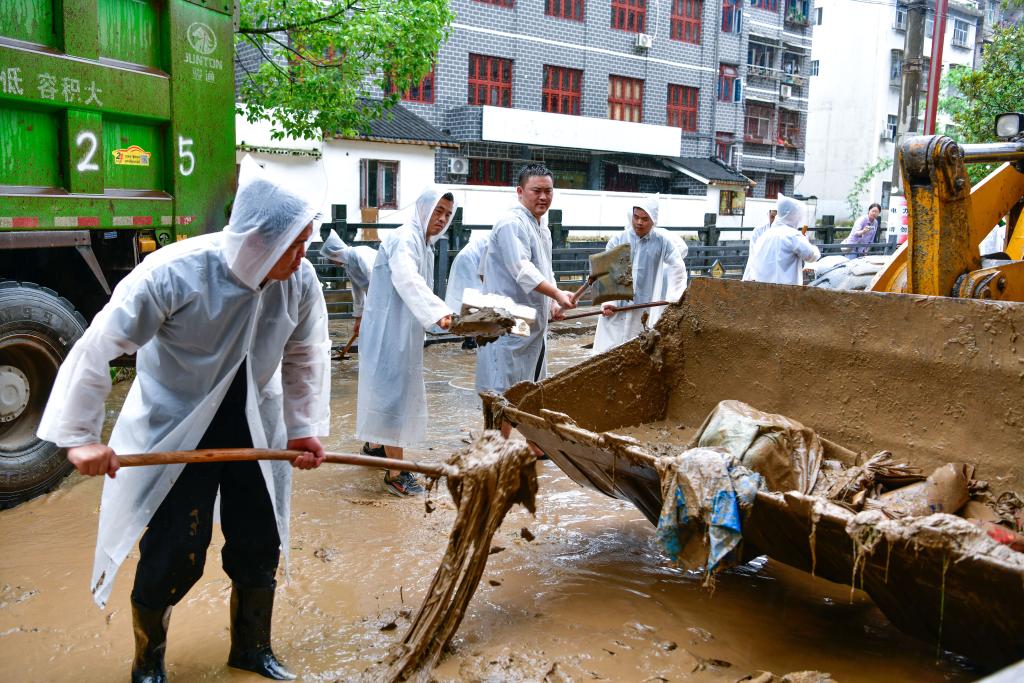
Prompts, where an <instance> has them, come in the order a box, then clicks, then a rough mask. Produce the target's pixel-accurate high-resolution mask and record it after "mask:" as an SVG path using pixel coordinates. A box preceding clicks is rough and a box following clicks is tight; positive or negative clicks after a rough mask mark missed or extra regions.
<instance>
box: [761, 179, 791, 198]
mask: <svg viewBox="0 0 1024 683" xmlns="http://www.w3.org/2000/svg"><path fill="white" fill-rule="evenodd" d="M785 190H786V180H785V178H773V177H772V176H768V178H766V179H765V181H764V198H765V199H778V198H779V195H780V194H782V193H783V192H784V191H785Z"/></svg>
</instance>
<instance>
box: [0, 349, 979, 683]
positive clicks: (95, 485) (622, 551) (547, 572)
mask: <svg viewBox="0 0 1024 683" xmlns="http://www.w3.org/2000/svg"><path fill="white" fill-rule="evenodd" d="M335 336H336V338H338V337H344V339H347V334H345V333H344V331H343V330H335ZM344 339H342V340H341V341H344ZM589 341H590V338H589V337H587V336H582V335H572V334H570V335H561V336H557V337H555V338H554V340H553V341H552V343H551V349H552V356H553V358H552V362H551V367H550V369H551V370H552V371H557V370H558V369H561V368H564V367H568V366H570V365H572V364H575V363H578V362H580V361H581V360H584V359H585V358H586V354H587V353H588V352H587V351H586V350H584V349H582V348H581V346H582V345H583V344H585V343H587V342H589ZM357 369H358V365H357V361H356V359H355V358H354V357H353V358H352V359H351V360H347V361H335V362H334V363H333V387H332V401H333V409H332V414H333V431H334V433H333V435H332V436H331V437H329V438H328V439H325V446H326V447H327V449H328V450H331V451H343V452H355V451H357V450H358V448H359V446H360V444H359V443H357V442H356V441H355V440H354V438H353V437H352V431H353V429H354V425H355V405H354V403H355V387H356V376H357ZM473 372H474V355H473V352H467V351H463V350H461V349H460V348H459V346H458V345H457V344H438V345H434V346H430V347H428V348H427V350H426V382H427V392H428V401H429V409H430V414H431V421H430V426H429V434H428V440H429V445H428V446H426V447H424V448H421V449H416V450H411V451H409V452H408V455H407V457H410V458H416V459H422V460H425V461H439V460H441V459H443V458H444V457H446V455H447V454H448V453H450V452H451V451H452V450H453V449H455V448H458V447H460V446H462V440H463V439H464V438H466V437H467V436H468V433H469V430H471V429H478V428H479V427H480V425H481V416H480V411H479V408H478V399H477V398H476V397H475V395H474V394H473V391H472V387H473ZM127 388H128V387H127V385H126V384H120V385H118V386H116V387H115V391H114V393H113V394H112V396H111V399H110V402H109V403H108V417H109V420H108V422H109V421H111V420H112V419H113V418H114V417H115V416H116V411H117V409H118V407H119V405H120V402H121V400H123V397H124V395H125V393H126V392H127ZM538 469H539V483H540V491H539V495H538V511H537V516H536V518H534V517H532V516H531V515H529V514H528V513H526V512H525V511H524V510H522V509H519V508H517V509H515V510H513V512H512V513H510V514H509V516H508V517H507V518H506V520H505V523H504V525H503V526H502V528H501V529H500V530H499V532H498V534H497V535H496V536H495V539H494V545H495V546H500V547H501V548H503V550H502V551H500V552H497V553H496V554H493V555H492V556H491V558H490V561H489V563H488V567H487V570H486V571H485V573H484V580H483V582H482V583H481V585H480V588H479V589H478V592H477V594H476V596H475V597H474V599H473V602H472V603H471V605H470V609H469V611H468V613H467V615H466V618H465V620H464V621H463V624H462V627H461V629H460V631H459V634H458V635H457V636H456V638H455V641H454V642H453V645H452V648H451V652H450V653H449V654H448V655H447V656H446V657H445V658H444V659H443V660H442V662H441V664H440V666H439V668H438V669H437V671H436V672H435V676H436V678H437V679H438V680H442V681H448V680H453V681H454V680H487V681H506V680H524V681H536V680H545V679H547V680H576V681H581V680H613V681H659V680H662V681H738V680H740V679H742V678H743V677H744V676H747V675H748V674H751V673H753V672H755V671H758V670H770V671H774V672H775V673H777V674H781V673H785V672H791V671H802V670H819V671H827V672H830V673H831V674H832V676H833V678H835V679H836V680H838V681H843V682H845V681H895V680H913V681H968V680H973V679H976V678H978V674H976V673H974V672H972V670H970V669H969V668H967V667H966V665H965V664H964V663H963V662H961V661H960V660H957V659H956V658H954V657H951V656H949V655H943V654H937V653H936V649H935V647H934V645H929V644H928V643H922V642H918V641H915V640H913V639H910V638H907V637H905V636H903V635H901V634H900V633H899V632H898V631H897V630H896V629H895V628H893V627H892V626H891V625H889V624H888V622H887V621H886V620H885V617H884V616H882V614H881V613H880V612H879V611H878V610H877V609H876V608H875V607H874V606H873V605H872V604H871V602H870V600H869V599H867V598H866V597H865V596H864V595H863V594H861V593H859V592H857V593H853V594H852V595H851V593H850V589H849V588H847V587H844V586H838V585H836V584H831V583H828V582H826V581H824V580H821V579H812V578H811V577H809V576H808V575H806V574H803V573H801V572H798V571H795V570H792V569H789V568H787V567H785V566H784V565H781V564H779V563H776V562H764V563H760V564H757V565H748V566H747V567H744V568H741V569H739V570H735V571H732V572H730V573H727V574H725V575H723V576H721V577H720V578H719V580H718V581H717V584H716V586H715V589H714V591H713V592H711V591H709V590H708V589H706V588H703V587H702V586H701V582H700V580H699V578H697V577H695V576H692V575H689V574H687V573H685V572H681V571H678V570H676V569H673V568H671V567H669V566H668V565H667V563H666V561H665V558H664V557H663V556H662V555H661V553H660V552H659V551H658V550H657V548H656V547H655V545H654V543H653V528H652V527H651V525H650V524H649V523H648V522H647V521H646V520H645V519H644V518H643V517H642V516H641V515H640V513H639V512H637V511H636V510H635V509H634V508H632V507H631V506H629V505H628V504H625V503H622V502H620V501H615V500H610V499H607V498H604V497H602V496H600V495H599V494H596V493H593V492H590V491H587V490H584V489H581V488H580V487H578V486H576V485H575V484H573V483H572V482H571V481H570V480H569V479H568V478H566V477H565V476H564V475H562V474H561V472H560V471H559V470H558V469H557V468H556V467H555V466H554V465H553V464H551V463H550V462H548V463H541V464H539V465H538ZM382 477H383V475H382V474H381V473H380V472H377V471H371V470H364V469H358V468H350V467H343V466H330V465H325V466H324V467H322V468H321V469H319V470H315V471H311V472H297V473H296V476H295V483H294V489H293V517H292V545H291V549H290V551H291V563H290V577H289V579H288V580H285V579H284V577H282V580H281V587H280V588H279V591H278V602H277V605H276V606H275V619H274V621H275V632H274V640H275V649H276V651H277V653H278V655H279V656H280V658H281V659H282V660H283V661H285V662H286V663H288V664H289V665H290V666H291V668H293V670H295V671H296V672H297V673H299V674H300V678H301V679H302V680H308V681H333V680H351V679H353V678H355V677H357V676H358V675H359V674H360V673H361V672H362V671H363V670H364V669H365V668H366V667H367V666H368V665H369V664H371V663H372V662H374V661H376V660H377V659H379V658H381V657H382V656H383V654H384V653H385V652H386V651H387V648H388V647H389V645H390V644H391V643H393V642H395V641H397V640H399V639H400V638H401V636H402V634H403V632H404V629H405V627H406V626H407V624H408V623H409V620H408V617H409V616H410V614H411V612H412V611H414V610H415V608H416V607H417V606H418V604H419V602H420V600H421V599H422V597H423V591H424V590H425V589H426V587H427V586H428V585H429V583H430V579H431V577H432V575H433V572H434V570H435V569H436V566H437V562H438V560H439V558H440V557H441V555H442V553H443V550H444V546H445V543H446V540H447V529H448V527H449V525H450V524H451V521H452V519H453V516H454V510H453V507H452V504H451V500H450V498H449V497H448V494H447V492H446V491H445V490H444V487H443V486H442V487H441V490H440V491H436V492H434V493H433V494H432V498H433V500H434V501H435V502H437V509H436V510H435V511H434V512H433V513H432V514H429V515H428V514H426V513H425V511H424V505H423V501H422V500H414V499H398V498H394V497H392V496H390V495H388V494H387V493H385V492H384V491H383V490H382ZM100 487H101V482H100V481H99V480H98V479H88V478H84V477H81V476H79V475H77V474H74V475H72V476H71V477H69V478H68V479H67V480H66V481H65V482H64V484H63V485H62V486H61V487H60V488H59V489H58V490H56V491H54V492H53V493H51V494H48V495H46V496H43V497H41V498H38V499H36V500H33V501H31V502H29V503H26V504H24V505H21V506H19V507H17V508H14V509H13V510H8V511H4V512H2V513H0V538H2V539H3V540H2V542H0V543H2V552H0V680H5V681H50V680H53V681H56V680H61V681H68V680H74V681H110V680H127V678H128V672H129V668H130V663H131V657H132V634H131V614H130V609H129V603H128V593H129V591H130V588H131V582H132V576H133V574H134V570H135V562H136V560H137V557H138V555H137V552H134V553H132V554H131V555H130V556H129V559H128V561H127V562H126V563H125V565H124V567H123V568H122V569H121V572H120V575H119V576H118V579H117V581H116V583H115V587H114V592H113V595H112V597H111V599H110V602H109V604H108V607H107V608H106V609H104V610H100V609H98V608H96V606H95V605H94V604H93V603H92V600H91V596H90V595H89V591H88V582H89V576H90V573H91V565H92V555H93V544H94V542H95V534H96V522H97V517H98V505H99V499H100ZM523 529H528V530H529V533H524V532H523V531H522V530H523ZM531 537H533V540H532V541H528V540H526V539H527V538H531ZM221 543H222V539H221V537H220V535H219V531H215V534H214V542H213V547H211V552H210V554H209V561H208V563H207V569H206V574H205V575H204V577H203V578H202V579H201V581H200V582H199V583H198V584H197V585H196V586H195V588H193V590H192V591H191V592H190V593H189V594H188V595H187V596H186V598H185V599H184V600H183V601H182V602H181V603H180V604H179V605H178V606H177V607H176V608H175V609H174V612H173V614H172V616H171V625H170V637H169V645H168V651H167V664H168V669H169V673H170V676H171V678H172V680H178V681H193V680H202V681H259V680H265V679H262V678H260V677H259V676H257V675H255V674H249V673H244V672H239V671H235V670H233V669H229V668H227V667H226V666H225V664H224V661H225V659H226V656H227V650H228V643H229V633H228V608H227V603H228V597H229V594H230V582H229V580H228V579H227V577H226V576H225V575H224V572H223V570H222V569H221V568H220V562H219V561H218V556H219V548H220V546H221Z"/></svg>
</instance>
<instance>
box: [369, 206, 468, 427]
mask: <svg viewBox="0 0 1024 683" xmlns="http://www.w3.org/2000/svg"><path fill="white" fill-rule="evenodd" d="M444 193H445V191H444V190H442V189H440V188H436V187H428V188H427V189H426V190H424V191H423V194H421V195H420V197H419V199H417V200H416V208H415V210H414V211H413V215H412V219H411V220H410V222H408V223H406V224H405V225H403V226H402V227H400V228H398V229H397V230H395V232H394V233H393V234H392V235H390V236H389V237H388V239H386V240H384V241H383V242H381V246H380V249H378V250H377V260H376V262H374V265H373V274H372V275H371V276H370V292H369V294H368V295H367V298H366V308H365V309H364V310H363V326H362V329H361V330H360V333H359V336H360V337H361V340H360V342H359V395H358V402H357V404H356V438H358V439H359V440H361V441H369V442H370V443H380V444H386V445H388V446H401V447H408V446H414V445H416V444H418V443H420V442H422V441H423V438H424V436H426V433H427V392H426V387H425V386H424V384H423V340H424V337H425V332H426V330H427V329H429V328H431V327H433V326H434V325H435V324H436V323H437V321H439V320H440V319H441V318H443V317H444V316H446V315H449V314H450V313H451V311H450V310H448V307H447V306H445V304H444V302H443V301H442V300H441V299H440V298H438V297H437V296H436V295H435V294H434V292H433V289H432V288H433V286H434V249H433V245H434V243H435V242H437V240H438V239H440V238H441V236H442V235H444V233H445V232H447V231H448V227H449V226H450V225H451V219H450V218H449V220H448V223H447V224H446V225H445V226H444V230H443V231H442V232H441V234H439V235H437V236H435V237H432V238H430V244H429V245H428V244H427V241H426V236H427V225H428V224H429V222H430V217H431V214H432V213H433V212H434V207H436V206H437V202H438V201H439V200H440V199H441V197H442V196H443V195H444ZM456 208H457V206H455V205H454V203H453V206H452V216H454V215H455V209H456Z"/></svg>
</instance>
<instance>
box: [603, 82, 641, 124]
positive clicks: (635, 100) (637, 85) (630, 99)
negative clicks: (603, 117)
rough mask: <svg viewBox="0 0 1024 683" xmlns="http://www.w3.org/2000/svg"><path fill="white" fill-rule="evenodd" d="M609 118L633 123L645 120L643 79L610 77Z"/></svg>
mask: <svg viewBox="0 0 1024 683" xmlns="http://www.w3.org/2000/svg"><path fill="white" fill-rule="evenodd" d="M608 118H610V119H612V120H614V121H632V122H633V123H641V122H642V121H643V120H644V82H643V81H642V80H641V79H639V78H626V77H625V76H609V77H608Z"/></svg>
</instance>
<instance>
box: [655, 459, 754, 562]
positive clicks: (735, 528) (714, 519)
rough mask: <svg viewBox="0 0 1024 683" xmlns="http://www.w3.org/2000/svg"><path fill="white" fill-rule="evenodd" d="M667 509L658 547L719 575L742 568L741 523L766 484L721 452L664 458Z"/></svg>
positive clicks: (661, 519)
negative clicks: (729, 569) (730, 569)
mask: <svg viewBox="0 0 1024 683" xmlns="http://www.w3.org/2000/svg"><path fill="white" fill-rule="evenodd" d="M656 466H657V468H658V473H659V475H660V477H661V496H662V501H663V502H662V507H661V515H660V517H659V518H658V530H657V533H656V537H657V539H658V544H659V545H660V546H661V547H662V549H663V550H664V551H665V553H666V554H667V555H668V556H669V557H670V558H671V559H672V561H673V562H674V563H675V564H677V565H679V566H681V567H683V568H685V569H691V570H699V571H706V572H707V573H708V575H709V576H710V575H711V574H712V573H713V572H715V571H719V570H721V569H725V568H727V567H731V566H733V565H735V564H737V563H738V562H739V558H740V552H739V550H738V548H739V545H740V542H741V541H742V540H743V532H742V528H741V521H742V519H743V516H744V514H745V511H746V510H748V509H749V508H750V506H751V505H752V504H753V502H754V497H755V495H756V494H757V491H758V489H763V488H764V479H763V478H762V477H761V475H759V474H757V473H756V472H752V471H751V470H749V469H747V468H746V467H743V466H742V465H740V464H739V461H738V460H737V459H736V458H735V457H733V456H732V455H730V454H729V453H727V452H725V451H724V450H721V449H717V448H693V449H690V450H687V451H684V452H683V453H680V454H679V455H675V456H666V457H661V458H658V460H657V462H656Z"/></svg>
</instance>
